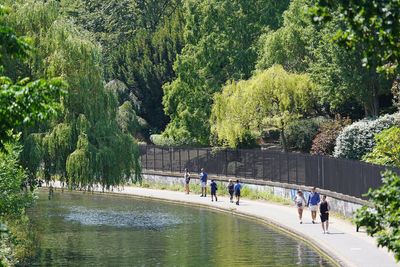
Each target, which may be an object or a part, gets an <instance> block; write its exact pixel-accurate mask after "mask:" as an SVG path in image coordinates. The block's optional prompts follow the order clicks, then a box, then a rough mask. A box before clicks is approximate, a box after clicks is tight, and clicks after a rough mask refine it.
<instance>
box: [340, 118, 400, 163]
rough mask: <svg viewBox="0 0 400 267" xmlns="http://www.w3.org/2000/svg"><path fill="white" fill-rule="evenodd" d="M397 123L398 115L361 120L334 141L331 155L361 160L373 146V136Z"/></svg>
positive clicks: (347, 128) (345, 129) (344, 130)
mask: <svg viewBox="0 0 400 267" xmlns="http://www.w3.org/2000/svg"><path fill="white" fill-rule="evenodd" d="M398 122H399V114H398V113H397V114H394V115H385V116H382V117H379V118H377V119H373V118H372V119H363V120H361V121H358V122H355V123H353V124H351V125H349V126H346V127H345V128H344V129H343V131H342V132H341V133H340V134H339V136H338V138H337V139H336V145H335V151H334V153H333V155H334V156H335V157H338V158H347V159H361V158H362V157H363V156H364V155H365V154H367V153H368V152H371V151H372V149H373V147H374V146H375V140H374V135H375V134H377V133H380V132H381V131H383V130H384V129H387V128H389V127H391V126H393V125H394V124H395V123H398Z"/></svg>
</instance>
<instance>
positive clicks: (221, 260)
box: [29, 192, 330, 266]
mask: <svg viewBox="0 0 400 267" xmlns="http://www.w3.org/2000/svg"><path fill="white" fill-rule="evenodd" d="M29 216H30V217H31V218H32V221H33V223H34V224H35V228H36V229H38V231H39V236H40V239H39V240H38V242H39V243H40V244H39V250H38V252H37V256H36V258H35V259H34V260H33V262H31V263H30V265H33V266H95V265H97V266H230V265H234V266H330V263H329V262H328V261H327V260H326V259H325V258H323V257H321V256H320V255H319V254H317V253H316V252H315V251H313V250H312V249H310V248H309V247H308V246H306V245H304V244H303V243H302V242H300V241H297V240H294V239H292V238H290V237H289V236H286V235H284V234H282V233H280V232H278V231H276V230H274V229H271V228H268V227H265V226H264V225H260V224H258V223H253V222H252V221H250V220H247V219H242V218H238V217H236V216H234V215H231V214H225V213H216V212H212V211H210V210H207V209H201V208H193V207H186V206H180V205H173V204H167V203H160V202H155V201H149V200H141V199H135V198H129V197H116V196H104V195H91V194H89V195H84V194H80V193H64V194H61V193H60V192H56V193H55V195H54V199H53V200H51V201H49V200H47V197H46V194H45V193H43V194H42V193H41V194H40V199H39V201H38V205H37V206H36V207H35V208H34V209H31V210H30V211H29Z"/></svg>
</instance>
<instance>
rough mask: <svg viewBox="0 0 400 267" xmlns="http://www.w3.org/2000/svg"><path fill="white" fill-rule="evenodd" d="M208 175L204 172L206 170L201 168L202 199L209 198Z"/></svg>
mask: <svg viewBox="0 0 400 267" xmlns="http://www.w3.org/2000/svg"><path fill="white" fill-rule="evenodd" d="M207 176H208V175H207V173H206V172H205V171H204V168H201V172H200V175H199V178H200V186H201V196H200V197H206V196H207Z"/></svg>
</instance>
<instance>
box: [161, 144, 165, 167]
mask: <svg viewBox="0 0 400 267" xmlns="http://www.w3.org/2000/svg"><path fill="white" fill-rule="evenodd" d="M161 170H162V171H164V148H161Z"/></svg>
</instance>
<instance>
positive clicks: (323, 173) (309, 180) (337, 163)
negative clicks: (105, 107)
mask: <svg viewBox="0 0 400 267" xmlns="http://www.w3.org/2000/svg"><path fill="white" fill-rule="evenodd" d="M140 155H141V164H142V168H143V170H144V171H146V170H155V171H167V172H182V171H183V170H184V168H188V169H189V171H190V172H199V171H200V169H201V168H204V169H205V170H206V171H207V172H208V173H209V174H212V175H217V176H231V177H239V178H252V179H258V180H267V181H273V182H281V183H289V184H297V185H306V186H317V187H318V188H321V189H326V190H330V191H333V192H337V193H342V194H345V195H349V196H353V197H357V198H364V197H363V194H365V193H366V192H368V189H369V188H377V187H379V186H380V185H381V175H380V173H381V172H382V171H384V170H385V169H386V167H384V166H379V165H374V164H369V163H365V162H361V161H355V160H345V159H337V158H332V157H327V156H318V155H309V154H300V153H288V152H279V151H271V150H261V149H236V150H232V149H217V150H216V149H212V148H185V147H161V146H152V145H142V146H140ZM391 169H392V170H394V171H395V172H397V173H398V174H400V170H399V169H396V168H391Z"/></svg>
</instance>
